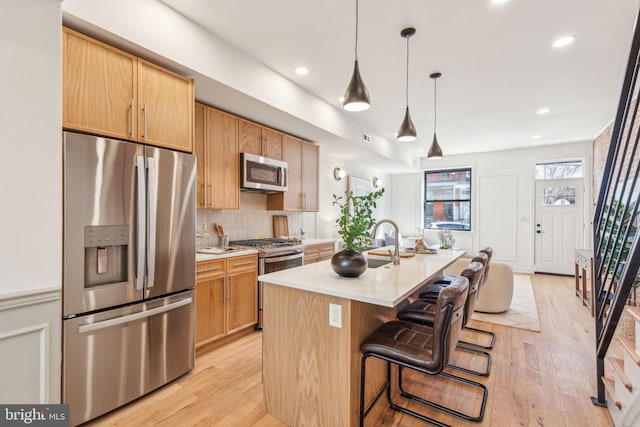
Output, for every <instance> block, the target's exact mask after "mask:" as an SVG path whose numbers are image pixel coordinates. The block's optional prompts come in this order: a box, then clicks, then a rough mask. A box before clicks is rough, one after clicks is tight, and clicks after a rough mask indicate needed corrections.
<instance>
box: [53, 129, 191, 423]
mask: <svg viewBox="0 0 640 427" xmlns="http://www.w3.org/2000/svg"><path fill="white" fill-rule="evenodd" d="M195 183H196V168H195V158H194V157H193V156H192V155H190V154H185V153H180V152H176V151H171V150H165V149H160V148H155V147H149V146H145V145H141V144H136V143H131V142H126V141H118V140H113V139H107V138H101V137H95V136H90V135H85V134H80V133H73V132H64V273H63V275H64V277H63V324H64V327H63V334H64V343H63V378H62V392H63V401H64V403H67V404H69V411H70V418H71V423H72V425H76V424H79V423H83V422H85V421H87V420H90V419H92V418H95V417H97V416H99V415H101V414H104V413H106V412H108V411H110V410H112V409H114V408H117V407H118V406H121V405H123V404H125V403H127V402H130V401H131V400H134V399H136V398H137V397H140V396H142V395H144V394H146V393H148V392H150V391H152V390H154V389H156V388H158V387H160V386H162V385H163V384H166V383H167V382H169V381H172V380H173V379H175V378H177V377H179V376H180V375H182V374H184V373H186V372H188V371H189V370H191V369H192V368H193V366H194V360H195V350H194V344H195V331H194V326H195V294H194V288H195V241H194V240H195V221H196V211H195V208H196V207H195V185H196V184H195Z"/></svg>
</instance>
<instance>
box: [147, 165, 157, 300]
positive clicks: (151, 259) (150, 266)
mask: <svg viewBox="0 0 640 427" xmlns="http://www.w3.org/2000/svg"><path fill="white" fill-rule="evenodd" d="M147 168H148V192H149V193H148V195H149V232H148V235H147V238H148V240H149V249H148V253H147V288H153V286H154V280H155V270H156V219H157V218H156V215H157V207H158V182H157V179H156V161H155V159H154V158H153V157H147Z"/></svg>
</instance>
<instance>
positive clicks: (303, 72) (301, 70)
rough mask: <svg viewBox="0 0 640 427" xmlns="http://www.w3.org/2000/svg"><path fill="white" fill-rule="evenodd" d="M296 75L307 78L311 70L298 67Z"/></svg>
mask: <svg viewBox="0 0 640 427" xmlns="http://www.w3.org/2000/svg"><path fill="white" fill-rule="evenodd" d="M296 74H297V75H299V76H306V75H307V74H309V69H308V68H307V67H297V68H296Z"/></svg>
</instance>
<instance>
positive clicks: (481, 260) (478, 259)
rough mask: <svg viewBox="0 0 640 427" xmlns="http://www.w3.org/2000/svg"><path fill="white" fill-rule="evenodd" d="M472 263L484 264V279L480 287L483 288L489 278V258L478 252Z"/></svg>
mask: <svg viewBox="0 0 640 427" xmlns="http://www.w3.org/2000/svg"><path fill="white" fill-rule="evenodd" d="M471 262H479V263H480V264H482V277H481V278H480V283H479V285H478V286H479V287H480V288H482V285H484V281H485V280H486V279H485V278H486V277H487V268H489V257H488V256H487V254H485V253H484V252H478V253H477V254H475V255H474V257H473V258H471ZM479 291H480V290H478V292H479Z"/></svg>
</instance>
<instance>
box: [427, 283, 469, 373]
mask: <svg viewBox="0 0 640 427" xmlns="http://www.w3.org/2000/svg"><path fill="white" fill-rule="evenodd" d="M468 293H469V280H468V279H467V278H466V277H464V276H458V277H456V278H455V279H454V280H453V281H452V282H451V284H450V285H449V286H447V287H446V288H444V289H443V290H442V291H441V292H440V294H439V295H438V301H437V303H436V310H435V317H434V319H433V330H434V335H437V334H439V335H438V336H434V340H433V353H432V354H433V357H434V358H436V357H441V360H440V363H441V364H442V367H443V368H444V367H445V366H446V365H447V363H448V360H449V355H450V354H451V353H452V352H453V351H454V350H455V348H456V345H457V344H458V339H459V337H460V332H461V331H462V327H463V326H464V324H463V321H464V306H465V302H466V300H467V295H468ZM449 313H450V316H449V315H448V314H449ZM447 322H449V324H447Z"/></svg>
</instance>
